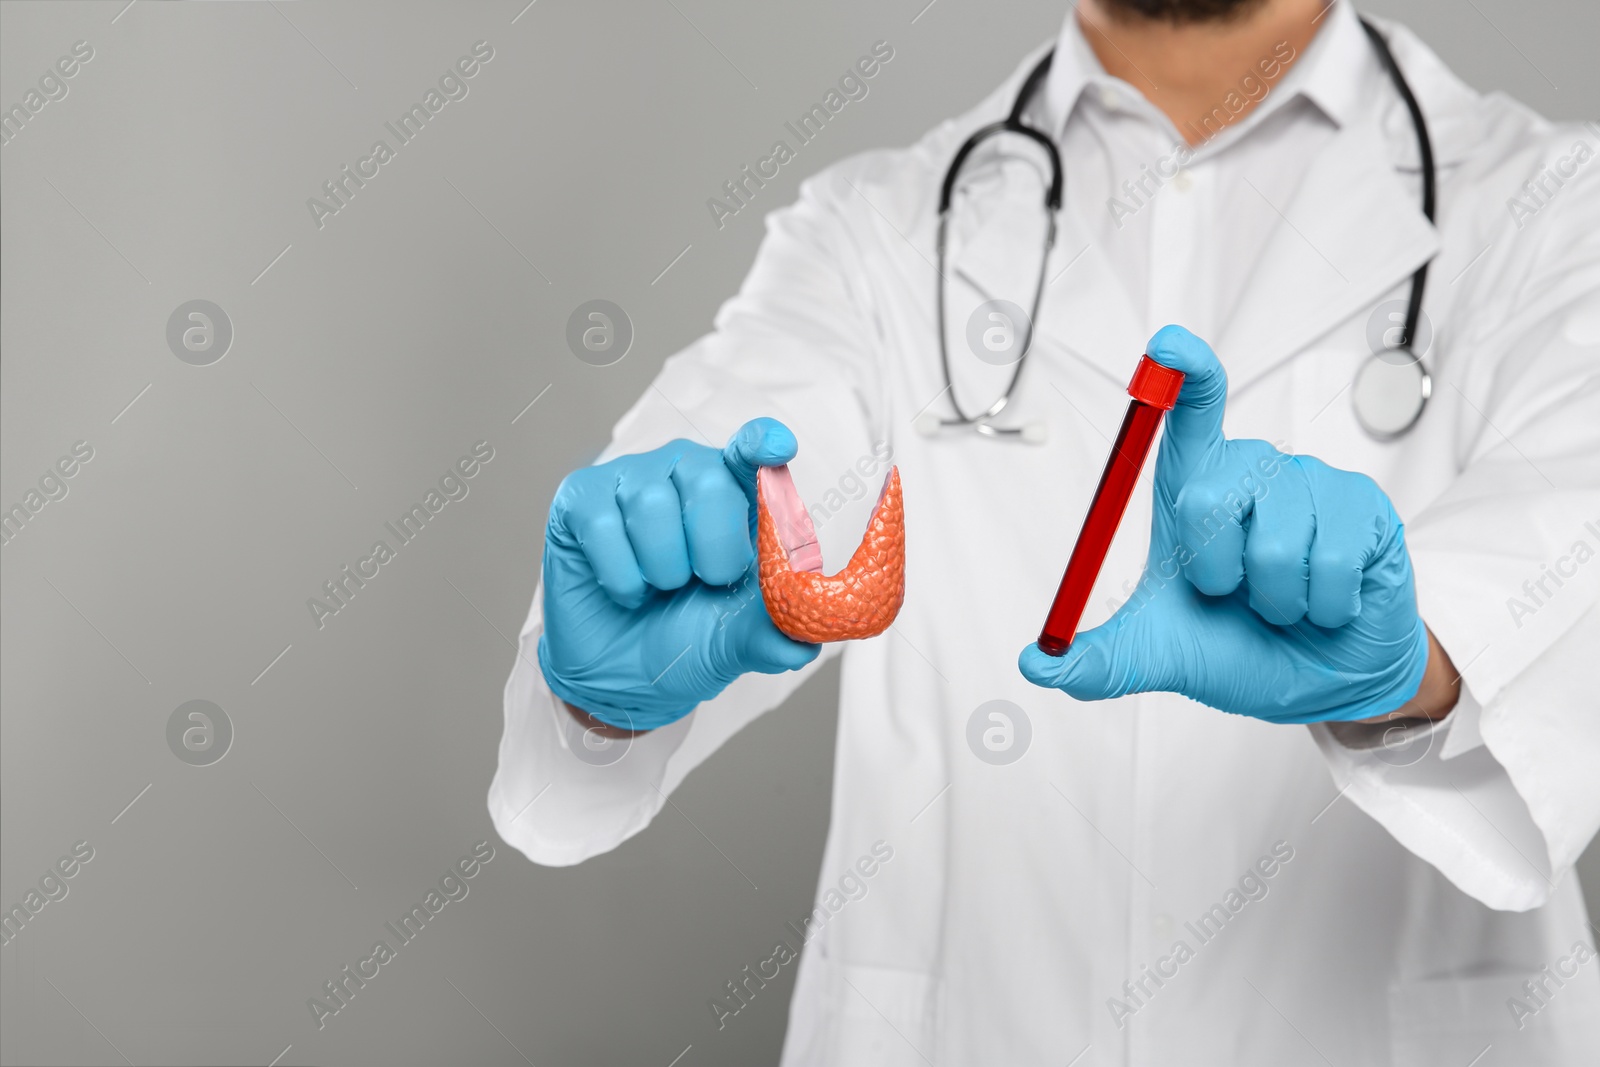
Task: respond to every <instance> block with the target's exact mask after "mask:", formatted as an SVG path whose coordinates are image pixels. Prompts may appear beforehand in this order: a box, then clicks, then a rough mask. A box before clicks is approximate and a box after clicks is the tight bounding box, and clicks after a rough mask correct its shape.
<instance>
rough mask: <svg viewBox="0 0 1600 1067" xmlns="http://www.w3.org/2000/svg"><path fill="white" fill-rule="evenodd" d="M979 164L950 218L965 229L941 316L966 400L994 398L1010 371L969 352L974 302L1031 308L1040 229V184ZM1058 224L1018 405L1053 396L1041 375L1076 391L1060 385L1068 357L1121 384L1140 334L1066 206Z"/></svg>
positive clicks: (1122, 295) (1129, 306)
mask: <svg viewBox="0 0 1600 1067" xmlns="http://www.w3.org/2000/svg"><path fill="white" fill-rule="evenodd" d="M976 169H978V174H977V175H976V180H974V181H973V182H972V184H971V186H970V188H971V189H972V191H973V198H972V200H971V201H970V202H969V203H967V204H964V205H961V211H958V213H957V215H956V218H957V219H958V220H959V222H958V225H959V226H960V227H961V231H960V233H959V235H957V236H955V237H954V239H953V244H952V255H951V259H950V269H949V289H948V293H949V294H950V303H951V310H950V311H949V313H948V317H947V322H948V323H949V324H950V326H949V329H950V338H951V347H952V353H953V355H954V358H953V360H952V363H953V368H952V372H953V376H954V378H955V381H956V388H957V390H958V391H959V393H960V395H961V396H962V398H963V399H964V401H965V402H966V404H967V406H968V407H972V406H974V405H976V404H978V403H980V402H981V403H987V402H988V400H989V399H991V398H992V397H994V396H996V395H998V394H999V392H1000V391H1001V390H1002V389H1003V388H1004V386H1005V382H1006V380H1007V379H1008V378H1009V376H1010V373H1011V370H1010V368H1009V367H1005V368H999V367H991V366H985V365H984V364H983V363H981V362H979V361H977V360H973V359H970V358H966V352H967V348H968V345H967V343H966V341H965V340H964V339H963V336H964V335H963V332H962V330H963V324H964V323H965V321H966V318H967V314H968V313H969V311H970V309H972V308H973V307H975V306H976V305H977V304H978V303H979V302H982V301H988V300H996V299H1002V300H1008V301H1010V302H1012V303H1014V304H1017V305H1018V306H1019V307H1021V308H1022V309H1023V310H1024V311H1026V310H1028V309H1029V308H1030V307H1031V304H1032V301H1033V292H1034V287H1035V285H1037V284H1038V280H1039V271H1040V269H1041V264H1040V254H1041V252H1042V251H1043V243H1044V234H1045V222H1044V209H1043V205H1042V203H1041V202H1040V197H1039V190H1040V189H1041V188H1042V186H1040V185H1038V183H1037V181H1030V180H1026V179H1024V180H1018V179H1017V176H1016V174H1015V173H1013V174H1012V175H1010V180H1009V181H1008V180H1006V179H1005V178H999V177H996V175H995V171H994V169H993V168H982V167H980V168H976ZM1013 170H1015V168H1013ZM963 212H964V213H963ZM1056 225H1057V233H1056V239H1055V243H1054V245H1053V246H1052V247H1051V250H1050V254H1049V257H1048V259H1047V260H1045V262H1044V264H1043V265H1042V266H1043V269H1044V271H1045V289H1044V293H1043V295H1042V296H1041V297H1040V301H1039V316H1038V319H1039V321H1038V325H1037V330H1036V336H1035V340H1034V353H1033V355H1032V356H1030V358H1029V361H1028V367H1027V368H1026V370H1025V373H1024V375H1023V378H1024V379H1025V381H1024V382H1022V383H1019V386H1018V400H1019V405H1020V406H1026V405H1029V404H1035V403H1042V402H1041V401H1040V397H1041V396H1045V395H1048V393H1049V389H1048V387H1047V385H1046V382H1045V379H1044V376H1048V378H1049V379H1050V380H1053V381H1054V382H1055V387H1056V388H1057V389H1068V391H1069V392H1071V391H1073V390H1071V389H1069V388H1068V386H1067V385H1066V384H1065V383H1066V382H1069V381H1071V380H1074V379H1076V375H1073V374H1071V373H1070V371H1068V372H1065V373H1062V372H1060V371H1058V370H1057V368H1060V367H1061V364H1062V363H1064V362H1066V361H1072V362H1076V363H1080V364H1084V365H1087V366H1088V367H1090V368H1091V369H1093V370H1094V371H1097V372H1098V373H1099V374H1100V375H1103V376H1104V377H1105V378H1106V379H1107V381H1109V382H1110V383H1112V384H1113V385H1115V386H1116V387H1117V388H1118V389H1121V388H1123V387H1125V386H1126V385H1127V381H1128V376H1129V375H1130V374H1131V373H1132V370H1133V367H1134V365H1135V364H1136V363H1137V361H1138V356H1139V353H1140V352H1141V351H1143V345H1144V342H1145V340H1146V338H1145V336H1144V334H1143V332H1142V330H1143V324H1142V322H1141V319H1140V317H1139V316H1138V315H1137V314H1135V312H1134V307H1133V303H1132V300H1131V298H1130V297H1129V295H1128V292H1127V290H1126V289H1125V288H1124V287H1123V285H1122V283H1121V282H1120V281H1119V280H1118V278H1117V275H1116V272H1115V271H1114V270H1113V268H1112V265H1111V263H1110V261H1109V260H1108V259H1107V258H1106V256H1105V253H1104V252H1103V251H1102V250H1101V249H1100V248H1099V247H1098V246H1096V245H1095V244H1094V243H1093V242H1091V240H1090V238H1089V235H1088V232H1087V230H1086V228H1085V227H1083V226H1082V225H1081V224H1079V223H1078V222H1077V220H1076V218H1075V216H1073V214H1072V213H1071V212H1070V211H1061V212H1058V213H1057V219H1056ZM1039 390H1044V391H1045V392H1044V394H1040V393H1039V392H1038V391H1039ZM1046 406H1047V405H1046Z"/></svg>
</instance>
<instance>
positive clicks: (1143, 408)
mask: <svg viewBox="0 0 1600 1067" xmlns="http://www.w3.org/2000/svg"><path fill="white" fill-rule="evenodd" d="M1182 388H1183V372H1182V371H1177V370H1173V369H1172V368H1170V367H1163V366H1162V365H1161V364H1159V363H1157V362H1156V361H1155V360H1153V359H1151V358H1150V357H1149V356H1148V355H1146V356H1141V357H1140V359H1139V366H1138V367H1137V368H1136V369H1135V370H1134V372H1133V380H1132V381H1131V382H1129V383H1128V395H1129V396H1131V397H1133V401H1132V402H1131V403H1130V404H1129V405H1128V413H1127V414H1126V415H1124V416H1123V418H1122V428H1121V429H1120V430H1118V431H1117V440H1116V443H1115V444H1113V445H1112V446H1111V455H1110V456H1109V457H1108V458H1107V459H1106V469H1105V471H1104V472H1103V473H1102V474H1101V475H1100V484H1099V486H1097V487H1096V488H1095V491H1094V498H1093V499H1092V500H1091V501H1090V503H1089V513H1088V514H1087V515H1086V516H1084V519H1083V529H1082V530H1081V531H1080V532H1079V533H1078V543H1077V544H1075V545H1073V547H1072V557H1071V558H1070V559H1069V560H1068V561H1067V572H1066V574H1064V575H1062V578H1061V586H1060V588H1058V589H1057V590H1056V599H1055V602H1054V603H1052V604H1051V605H1050V614H1049V615H1048V616H1047V617H1046V618H1045V621H1044V630H1043V631H1042V632H1041V633H1040V634H1039V647H1040V648H1041V649H1043V650H1044V651H1045V652H1048V653H1049V654H1050V655H1052V656H1059V655H1062V654H1063V653H1064V652H1066V651H1067V649H1068V648H1069V647H1071V645H1072V639H1073V637H1074V636H1076V634H1077V630H1078V622H1079V620H1081V619H1082V618H1083V609H1084V607H1086V606H1087V605H1088V603H1089V593H1090V591H1091V590H1092V589H1093V588H1094V583H1095V579H1096V578H1098V577H1099V576H1100V568H1101V566H1103V565H1104V564H1105V561H1106V553H1107V552H1109V551H1110V549H1111V539H1112V538H1113V537H1115V536H1116V533H1117V526H1118V525H1119V524H1120V523H1121V522H1122V514H1123V512H1125V511H1127V510H1128V500H1129V498H1130V497H1132V496H1133V487H1134V484H1135V483H1136V482H1138V480H1139V471H1140V470H1141V469H1142V468H1143V467H1144V461H1145V457H1146V456H1147V455H1149V454H1150V445H1151V444H1152V443H1153V442H1154V441H1155V439H1156V428H1157V427H1159V426H1160V425H1161V416H1162V415H1163V414H1165V413H1166V412H1168V411H1170V410H1172V407H1173V405H1174V404H1176V403H1177V402H1178V391H1179V390H1180V389H1182Z"/></svg>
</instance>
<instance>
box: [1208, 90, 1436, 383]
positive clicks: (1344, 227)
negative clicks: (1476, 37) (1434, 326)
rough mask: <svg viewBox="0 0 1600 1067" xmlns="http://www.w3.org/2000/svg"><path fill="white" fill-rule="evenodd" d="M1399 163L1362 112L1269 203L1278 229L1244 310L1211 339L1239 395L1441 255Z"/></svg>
mask: <svg viewBox="0 0 1600 1067" xmlns="http://www.w3.org/2000/svg"><path fill="white" fill-rule="evenodd" d="M1407 126H1408V128H1407V130H1406V131H1405V132H1406V135H1407V136H1410V135H1411V131H1410V129H1409V123H1408V124H1407ZM1393 158H1394V154H1393V152H1392V151H1391V149H1390V146H1389V144H1388V143H1387V142H1386V141H1385V140H1384V139H1383V137H1382V136H1381V135H1380V134H1379V132H1378V126H1377V123H1376V122H1375V121H1372V120H1371V119H1370V118H1369V117H1368V116H1366V115H1363V116H1361V117H1359V118H1356V119H1354V120H1353V121H1351V122H1349V123H1347V124H1346V125H1345V126H1344V127H1343V129H1341V130H1340V131H1339V132H1338V133H1337V134H1335V135H1334V137H1333V138H1332V139H1331V140H1330V141H1329V143H1328V144H1327V146H1326V147H1325V148H1324V149H1323V150H1322V152H1321V153H1320V154H1319V155H1318V156H1317V158H1316V159H1314V160H1313V161H1312V163H1311V165H1310V167H1308V168H1307V170H1306V174H1305V177H1304V178H1303V179H1302V180H1301V182H1300V185H1299V187H1298V189H1297V190H1296V192H1295V194H1294V196H1293V197H1292V198H1291V199H1290V201H1289V202H1288V203H1287V204H1270V203H1263V204H1262V210H1264V211H1273V212H1276V213H1277V214H1278V216H1279V220H1278V224H1277V226H1276V227H1275V228H1274V229H1273V231H1272V233H1271V236H1270V237H1269V238H1268V239H1267V242H1266V244H1265V247H1264V248H1263V250H1262V255H1261V257H1260V258H1259V259H1258V260H1257V262H1256V264H1255V267H1254V269H1253V271H1252V273H1251V277H1250V279H1249V281H1248V283H1247V284H1246V286H1245V288H1244V294H1243V296H1242V297H1241V298H1240V300H1239V304H1238V307H1237V309H1236V310H1235V311H1234V313H1233V315H1232V317H1231V318H1230V320H1229V321H1228V323H1227V325H1226V326H1225V327H1224V328H1223V330H1222V332H1221V335H1220V336H1219V337H1216V338H1211V339H1210V340H1212V342H1213V343H1214V345H1215V346H1216V349H1217V353H1218V355H1219V356H1220V357H1221V358H1222V362H1223V365H1224V366H1226V367H1227V369H1228V379H1229V387H1230V390H1231V391H1232V392H1234V393H1238V392H1239V391H1240V390H1242V389H1244V388H1246V387H1248V386H1249V385H1250V384H1251V383H1252V382H1254V381H1255V380H1257V379H1258V378H1260V377H1261V376H1262V375H1264V374H1266V373H1267V372H1268V371H1270V370H1271V369H1272V368H1273V367H1275V366H1276V365H1278V364H1279V363H1281V362H1283V361H1284V360H1286V359H1288V358H1289V357H1291V356H1293V355H1294V354H1295V353H1297V352H1299V351H1300V350H1302V349H1303V348H1305V347H1306V346H1307V345H1309V344H1311V343H1313V342H1314V341H1316V340H1317V339H1318V338H1319V337H1321V336H1323V335H1324V334H1326V333H1327V332H1328V331H1329V330H1330V329H1332V328H1333V327H1335V326H1337V325H1338V324H1339V323H1341V322H1343V321H1345V320H1346V319H1348V318H1350V317H1351V316H1352V315H1356V314H1359V313H1361V312H1363V311H1365V310H1366V309H1369V308H1372V307H1374V306H1376V305H1377V304H1378V303H1379V301H1380V300H1381V298H1382V297H1383V295H1384V294H1385V293H1387V292H1389V291H1390V290H1391V289H1393V288H1395V286H1397V285H1401V284H1403V283H1404V282H1405V281H1406V279H1407V278H1409V277H1410V275H1411V274H1412V272H1414V271H1415V270H1416V269H1417V267H1419V266H1421V265H1422V264H1423V263H1424V262H1426V261H1427V260H1428V259H1430V258H1431V257H1432V256H1433V255H1434V254H1435V253H1437V252H1438V250H1439V237H1438V233H1437V232H1436V231H1435V230H1434V228H1433V226H1432V225H1431V224H1430V223H1429V222H1428V220H1427V218H1426V217H1425V216H1424V215H1423V214H1422V208H1421V201H1420V196H1419V194H1418V192H1417V191H1416V189H1415V188H1414V187H1412V186H1410V185H1408V184H1407V183H1406V182H1405V181H1402V179H1401V177H1400V175H1399V174H1397V173H1396V170H1395V164H1394V162H1393ZM1263 199H1264V198H1263Z"/></svg>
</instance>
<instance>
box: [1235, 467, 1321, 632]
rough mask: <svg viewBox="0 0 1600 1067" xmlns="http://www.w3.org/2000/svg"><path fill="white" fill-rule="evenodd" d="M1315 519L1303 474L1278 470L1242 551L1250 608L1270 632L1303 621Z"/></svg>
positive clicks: (1254, 514)
mask: <svg viewBox="0 0 1600 1067" xmlns="http://www.w3.org/2000/svg"><path fill="white" fill-rule="evenodd" d="M1318 521H1319V517H1318V514H1317V509H1316V506H1315V504H1314V503H1313V501H1312V498H1311V487H1310V484H1309V483H1308V482H1307V480H1306V476H1305V473H1304V471H1302V470H1301V469H1300V467H1299V466H1298V465H1297V464H1296V463H1295V462H1294V461H1293V460H1291V461H1289V462H1288V463H1286V464H1284V467H1283V469H1282V470H1281V471H1280V472H1279V474H1278V477H1277V478H1275V479H1273V482H1272V486H1271V489H1270V491H1268V492H1266V493H1264V494H1262V496H1261V497H1259V498H1258V499H1257V500H1256V502H1255V507H1254V510H1253V512H1252V515H1251V518H1250V528H1249V531H1248V533H1247V534H1246V537H1245V545H1244V580H1245V582H1246V583H1247V584H1248V586H1249V590H1250V607H1251V609H1252V610H1254V611H1255V613H1256V614H1257V615H1260V616H1261V617H1262V618H1263V619H1265V620H1266V621H1267V622H1269V623H1271V624H1272V625H1274V626H1290V625H1293V624H1294V623H1297V622H1299V621H1300V620H1301V619H1303V618H1304V617H1305V614H1306V610H1307V608H1308V606H1309V598H1310V595H1311V546H1312V542H1313V540H1314V538H1315V537H1316V534H1317V525H1318Z"/></svg>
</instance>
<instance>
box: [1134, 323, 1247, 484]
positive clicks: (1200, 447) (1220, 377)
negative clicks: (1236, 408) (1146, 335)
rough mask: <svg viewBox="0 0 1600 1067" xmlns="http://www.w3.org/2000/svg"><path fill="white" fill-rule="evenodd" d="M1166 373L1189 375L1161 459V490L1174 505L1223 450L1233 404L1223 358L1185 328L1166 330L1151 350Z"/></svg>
mask: <svg viewBox="0 0 1600 1067" xmlns="http://www.w3.org/2000/svg"><path fill="white" fill-rule="evenodd" d="M1145 351H1146V353H1147V354H1148V355H1149V356H1150V358H1151V359H1153V360H1155V361H1156V362H1157V363H1159V364H1161V365H1162V366H1164V367H1171V368H1172V369H1173V370H1181V371H1183V374H1184V378H1183V390H1182V391H1181V392H1179V394H1178V403H1177V406H1176V407H1174V408H1173V409H1172V410H1171V411H1169V412H1167V419H1166V431H1165V432H1164V433H1163V435H1162V438H1161V450H1160V452H1159V453H1158V454H1157V456H1156V487H1157V490H1158V492H1161V493H1163V494H1164V495H1165V498H1166V499H1167V500H1168V501H1172V500H1176V499H1177V498H1178V493H1179V492H1180V491H1181V490H1182V489H1183V487H1184V484H1185V483H1187V482H1188V481H1189V479H1190V478H1191V477H1193V476H1194V475H1195V474H1196V473H1197V472H1199V471H1200V470H1201V469H1202V468H1203V467H1204V466H1205V464H1206V461H1207V459H1208V458H1209V457H1211V456H1212V455H1213V454H1214V453H1215V452H1216V451H1217V450H1219V449H1221V447H1222V444H1223V437H1222V415H1223V409H1224V407H1225V405H1226V403H1227V399H1228V374H1227V372H1226V371H1224V370H1223V369H1222V363H1221V361H1220V360H1218V359H1217V354H1216V353H1215V352H1213V351H1212V350H1211V346H1210V345H1208V344H1206V343H1205V342H1204V341H1202V340H1200V338H1198V337H1196V336H1195V335H1194V334H1192V333H1190V332H1189V331H1188V330H1185V329H1184V328H1183V327H1182V326H1163V327H1162V328H1161V329H1159V330H1157V331H1156V334H1155V336H1154V337H1152V338H1150V343H1149V344H1148V345H1147V346H1146V348H1145Z"/></svg>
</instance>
